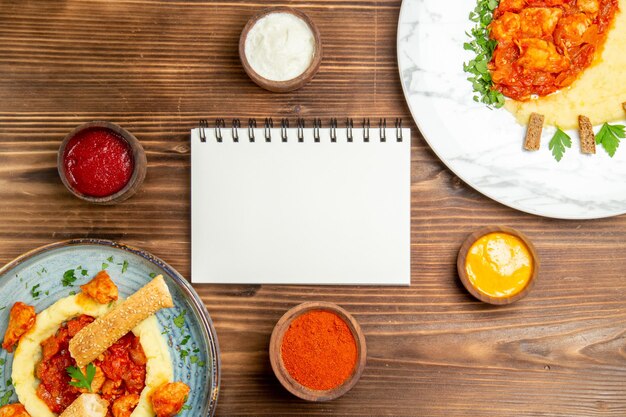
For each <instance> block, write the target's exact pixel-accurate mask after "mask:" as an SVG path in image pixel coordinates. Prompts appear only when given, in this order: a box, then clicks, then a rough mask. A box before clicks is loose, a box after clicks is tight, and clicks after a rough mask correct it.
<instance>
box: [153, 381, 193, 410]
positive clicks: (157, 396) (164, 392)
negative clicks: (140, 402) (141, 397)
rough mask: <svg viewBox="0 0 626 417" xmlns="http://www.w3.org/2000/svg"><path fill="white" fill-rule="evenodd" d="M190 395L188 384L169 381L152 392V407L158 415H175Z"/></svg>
mask: <svg viewBox="0 0 626 417" xmlns="http://www.w3.org/2000/svg"><path fill="white" fill-rule="evenodd" d="M188 395H189V387H188V386H187V384H185V383H183V382H168V383H166V384H163V385H161V386H160V387H158V388H157V389H155V390H154V391H153V392H152V397H151V400H152V408H153V409H154V412H155V413H156V416H157V417H174V416H175V415H176V414H178V413H180V410H182V408H183V405H185V401H187V396H188Z"/></svg>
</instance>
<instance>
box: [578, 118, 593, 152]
mask: <svg viewBox="0 0 626 417" xmlns="http://www.w3.org/2000/svg"><path fill="white" fill-rule="evenodd" d="M578 131H579V132H580V150H581V151H582V153H596V135H595V134H594V133H593V125H592V124H591V121H590V120H589V118H588V117H587V116H582V115H581V116H578Z"/></svg>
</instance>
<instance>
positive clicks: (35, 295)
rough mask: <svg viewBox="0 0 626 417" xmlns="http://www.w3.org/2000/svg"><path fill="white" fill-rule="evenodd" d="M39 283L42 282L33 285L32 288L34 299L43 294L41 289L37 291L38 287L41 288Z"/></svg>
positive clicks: (31, 293) (31, 292)
mask: <svg viewBox="0 0 626 417" xmlns="http://www.w3.org/2000/svg"><path fill="white" fill-rule="evenodd" d="M39 285H40V284H37V285H33V288H31V289H30V295H32V296H33V298H34V299H37V298H39V296H40V295H41V291H37V288H39Z"/></svg>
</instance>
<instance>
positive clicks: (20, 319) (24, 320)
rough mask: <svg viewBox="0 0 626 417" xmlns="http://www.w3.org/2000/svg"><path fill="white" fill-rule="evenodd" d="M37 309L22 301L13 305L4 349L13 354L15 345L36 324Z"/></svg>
mask: <svg viewBox="0 0 626 417" xmlns="http://www.w3.org/2000/svg"><path fill="white" fill-rule="evenodd" d="M35 317H36V314H35V308H34V307H32V306H29V305H28V304H24V303H22V302H21V301H18V302H17V303H15V304H13V307H11V312H10V313H9V324H8V326H7V330H6V331H5V332H4V340H3V341H2V348H3V349H5V350H6V351H8V352H13V348H14V347H15V344H16V343H17V342H18V341H19V340H20V338H21V337H22V335H24V333H26V332H27V331H28V330H30V329H31V328H32V327H33V325H34V324H35Z"/></svg>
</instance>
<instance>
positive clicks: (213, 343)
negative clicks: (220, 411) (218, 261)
mask: <svg viewBox="0 0 626 417" xmlns="http://www.w3.org/2000/svg"><path fill="white" fill-rule="evenodd" d="M71 246H104V247H109V248H115V249H119V250H123V251H126V252H129V253H132V254H134V255H137V256H140V257H141V258H143V259H145V260H147V261H148V262H151V263H153V264H154V265H156V266H158V267H159V268H161V269H163V270H164V271H165V272H166V273H167V274H168V275H169V276H170V277H171V278H172V279H173V280H174V282H175V283H177V284H178V285H179V287H180V289H181V290H183V292H184V293H186V294H187V295H188V298H189V299H190V301H191V303H192V304H193V305H194V307H195V308H197V309H198V310H199V311H200V312H202V313H204V314H200V315H199V316H200V322H201V323H202V327H203V328H204V331H206V332H207V334H209V335H211V336H212V337H211V338H209V343H208V346H209V349H210V350H211V355H212V357H213V361H214V363H215V366H214V371H213V372H212V373H213V375H212V378H211V380H212V381H214V382H213V383H212V384H211V385H212V387H211V389H210V390H209V398H208V400H209V410H208V414H207V417H213V416H214V415H215V412H216V410H217V400H218V397H219V392H220V388H221V368H222V363H221V357H220V347H219V340H218V337H217V331H216V330H215V326H214V325H213V321H212V319H211V316H210V314H209V311H208V310H207V308H206V306H205V305H204V303H203V302H202V299H201V298H200V296H199V295H198V294H197V293H196V290H195V289H194V288H193V287H192V286H191V284H190V283H189V282H188V281H187V280H186V279H185V278H184V277H183V276H182V275H181V274H180V273H179V272H178V271H177V270H176V269H174V268H173V267H172V266H170V265H169V264H168V263H167V262H165V261H163V260H162V259H161V258H159V257H158V256H155V255H153V254H151V253H150V252H148V251H145V250H143V249H139V248H136V247H134V246H131V245H127V244H125V243H119V242H115V241H113V240H108V239H98V238H77V239H67V240H60V241H57V242H52V243H48V244H45V245H42V246H39V247H37V248H34V249H31V250H29V251H27V252H24V253H22V254H21V255H18V256H17V257H16V258H14V259H13V260H11V261H9V262H8V263H6V264H5V265H4V266H2V267H1V268H0V276H2V275H5V274H6V273H7V272H8V271H10V270H12V269H13V268H16V267H18V266H19V265H21V264H22V263H24V262H26V261H27V260H29V259H31V258H33V257H35V256H37V255H40V254H43V253H46V252H52V251H54V250H56V249H61V248H64V247H71Z"/></svg>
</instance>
